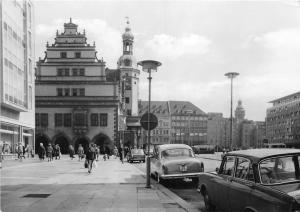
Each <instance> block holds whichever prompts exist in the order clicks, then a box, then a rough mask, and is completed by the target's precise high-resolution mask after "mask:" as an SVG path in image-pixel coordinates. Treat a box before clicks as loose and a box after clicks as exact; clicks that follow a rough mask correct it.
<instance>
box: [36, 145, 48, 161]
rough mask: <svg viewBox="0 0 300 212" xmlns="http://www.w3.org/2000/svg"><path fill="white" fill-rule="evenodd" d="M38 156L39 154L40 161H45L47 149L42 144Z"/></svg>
mask: <svg viewBox="0 0 300 212" xmlns="http://www.w3.org/2000/svg"><path fill="white" fill-rule="evenodd" d="M38 154H39V158H40V160H44V159H45V154H46V149H45V147H44V145H43V143H40V147H39V150H38Z"/></svg>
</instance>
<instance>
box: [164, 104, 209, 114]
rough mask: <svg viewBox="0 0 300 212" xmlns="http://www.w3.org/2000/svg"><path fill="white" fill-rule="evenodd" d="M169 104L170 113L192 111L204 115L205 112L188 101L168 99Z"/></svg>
mask: <svg viewBox="0 0 300 212" xmlns="http://www.w3.org/2000/svg"><path fill="white" fill-rule="evenodd" d="M169 105H170V112H171V114H172V115H173V114H188V113H189V112H192V113H193V114H196V115H205V113H204V112H203V111H202V110H201V109H200V108H198V107H197V106H196V105H194V104H193V103H191V102H188V101H169Z"/></svg>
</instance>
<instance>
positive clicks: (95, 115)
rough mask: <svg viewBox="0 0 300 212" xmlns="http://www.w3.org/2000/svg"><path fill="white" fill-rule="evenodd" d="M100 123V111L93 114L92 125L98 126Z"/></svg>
mask: <svg viewBox="0 0 300 212" xmlns="http://www.w3.org/2000/svg"><path fill="white" fill-rule="evenodd" d="M98 125H99V116H98V113H92V114H91V126H98Z"/></svg>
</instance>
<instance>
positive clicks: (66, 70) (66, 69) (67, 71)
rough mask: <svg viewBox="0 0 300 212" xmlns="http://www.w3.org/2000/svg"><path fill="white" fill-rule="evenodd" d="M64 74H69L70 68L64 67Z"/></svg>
mask: <svg viewBox="0 0 300 212" xmlns="http://www.w3.org/2000/svg"><path fill="white" fill-rule="evenodd" d="M65 76H70V69H68V68H65Z"/></svg>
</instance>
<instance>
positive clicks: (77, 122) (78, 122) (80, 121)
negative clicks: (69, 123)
mask: <svg viewBox="0 0 300 212" xmlns="http://www.w3.org/2000/svg"><path fill="white" fill-rule="evenodd" d="M74 126H79V127H82V126H85V115H84V113H75V114H74Z"/></svg>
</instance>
